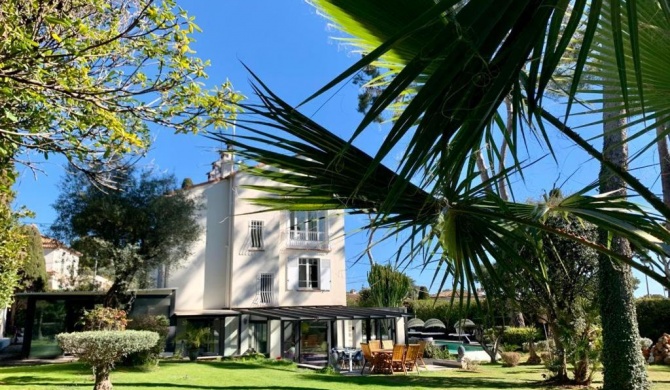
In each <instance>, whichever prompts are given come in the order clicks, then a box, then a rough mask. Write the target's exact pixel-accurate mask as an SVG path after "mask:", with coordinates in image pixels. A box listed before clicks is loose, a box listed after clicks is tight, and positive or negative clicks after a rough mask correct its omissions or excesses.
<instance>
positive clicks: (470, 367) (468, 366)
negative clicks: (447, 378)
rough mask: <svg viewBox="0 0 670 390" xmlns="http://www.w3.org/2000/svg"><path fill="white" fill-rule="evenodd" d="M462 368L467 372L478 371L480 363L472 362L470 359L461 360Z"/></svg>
mask: <svg viewBox="0 0 670 390" xmlns="http://www.w3.org/2000/svg"><path fill="white" fill-rule="evenodd" d="M461 368H462V369H464V370H466V371H478V370H479V362H478V361H476V360H470V359H469V358H463V359H461Z"/></svg>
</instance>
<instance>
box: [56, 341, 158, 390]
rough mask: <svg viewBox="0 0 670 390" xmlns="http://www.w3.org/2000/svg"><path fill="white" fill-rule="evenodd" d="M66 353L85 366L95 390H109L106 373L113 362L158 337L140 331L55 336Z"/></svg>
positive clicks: (112, 365)
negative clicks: (92, 375) (90, 368)
mask: <svg viewBox="0 0 670 390" xmlns="http://www.w3.org/2000/svg"><path fill="white" fill-rule="evenodd" d="M56 340H57V341H58V345H59V346H60V347H61V348H62V349H63V351H65V352H66V353H70V354H73V355H74V356H76V357H78V358H79V360H81V361H83V362H85V363H88V364H89V365H91V367H92V368H93V373H94V374H95V387H94V389H96V390H102V389H111V383H110V382H109V373H110V371H111V370H112V369H113V368H114V363H115V362H117V361H119V360H120V359H121V358H122V357H124V356H127V355H128V354H130V353H133V352H139V351H143V350H145V349H149V348H151V347H153V346H154V345H156V343H157V342H158V334H157V333H156V332H149V331H144V330H124V331H118V330H116V331H88V332H75V333H61V334H58V335H56Z"/></svg>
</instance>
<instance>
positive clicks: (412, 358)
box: [403, 344, 421, 374]
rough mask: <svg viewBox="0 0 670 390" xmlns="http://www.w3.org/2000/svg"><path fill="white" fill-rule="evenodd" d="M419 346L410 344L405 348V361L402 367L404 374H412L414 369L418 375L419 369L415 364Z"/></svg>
mask: <svg viewBox="0 0 670 390" xmlns="http://www.w3.org/2000/svg"><path fill="white" fill-rule="evenodd" d="M419 348H421V346H420V345H419V344H410V345H409V346H408V347H407V353H405V361H404V363H403V365H404V366H405V373H407V371H409V372H412V370H414V368H415V367H416V373H417V374H419V367H418V366H417V364H416V360H417V359H418V358H419Z"/></svg>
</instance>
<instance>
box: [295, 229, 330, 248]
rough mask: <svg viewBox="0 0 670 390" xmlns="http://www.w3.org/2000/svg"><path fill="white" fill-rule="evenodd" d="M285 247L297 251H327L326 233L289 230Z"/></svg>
mask: <svg viewBox="0 0 670 390" xmlns="http://www.w3.org/2000/svg"><path fill="white" fill-rule="evenodd" d="M286 245H287V246H288V247H289V248H297V249H322V250H326V249H329V244H328V237H327V235H326V233H325V232H319V231H304V230H289V235H288V242H287V243H286Z"/></svg>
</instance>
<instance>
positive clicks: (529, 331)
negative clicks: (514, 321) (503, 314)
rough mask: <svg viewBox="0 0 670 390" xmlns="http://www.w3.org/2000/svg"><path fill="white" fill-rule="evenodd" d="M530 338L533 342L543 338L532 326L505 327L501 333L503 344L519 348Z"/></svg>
mask: <svg viewBox="0 0 670 390" xmlns="http://www.w3.org/2000/svg"><path fill="white" fill-rule="evenodd" d="M531 338H532V339H533V341H537V340H540V339H543V338H544V336H543V335H542V333H541V332H540V330H539V329H537V328H534V327H532V326H526V327H514V326H508V327H505V333H503V342H504V343H505V344H513V345H517V346H519V347H521V346H522V345H523V344H524V343H527V342H528V341H529V340H530V339H531Z"/></svg>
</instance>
